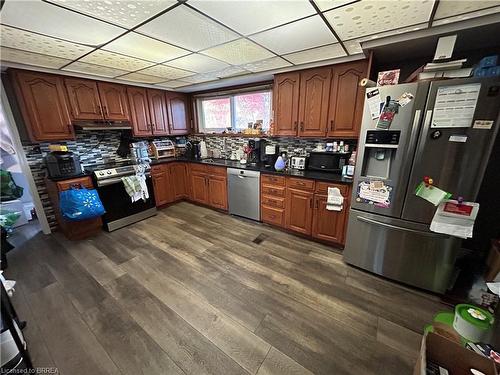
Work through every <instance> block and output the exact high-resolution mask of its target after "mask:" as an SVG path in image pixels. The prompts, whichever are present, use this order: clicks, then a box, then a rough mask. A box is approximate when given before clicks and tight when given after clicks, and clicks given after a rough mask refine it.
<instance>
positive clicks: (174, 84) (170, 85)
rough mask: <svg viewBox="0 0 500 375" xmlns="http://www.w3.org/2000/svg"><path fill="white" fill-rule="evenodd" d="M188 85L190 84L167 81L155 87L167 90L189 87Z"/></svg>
mask: <svg viewBox="0 0 500 375" xmlns="http://www.w3.org/2000/svg"><path fill="white" fill-rule="evenodd" d="M190 85H191V84H190V83H189V82H183V81H176V80H172V81H168V82H163V83H159V84H157V85H156V86H161V87H166V88H168V89H175V88H178V87H183V86H190Z"/></svg>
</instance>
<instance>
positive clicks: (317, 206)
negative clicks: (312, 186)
mask: <svg viewBox="0 0 500 375" xmlns="http://www.w3.org/2000/svg"><path fill="white" fill-rule="evenodd" d="M318 208H319V199H316V209H318Z"/></svg>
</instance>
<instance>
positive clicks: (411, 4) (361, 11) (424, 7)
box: [324, 0, 434, 40]
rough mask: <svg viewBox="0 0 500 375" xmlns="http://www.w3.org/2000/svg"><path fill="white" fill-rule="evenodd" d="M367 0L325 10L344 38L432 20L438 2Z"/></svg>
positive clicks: (330, 21) (357, 36)
mask: <svg viewBox="0 0 500 375" xmlns="http://www.w3.org/2000/svg"><path fill="white" fill-rule="evenodd" d="M394 4H395V3H394V2H392V1H388V0H382V1H377V0H364V1H359V2H357V3H354V4H350V5H347V6H344V7H341V8H338V9H334V10H331V11H329V12H325V13H324V15H325V16H326V18H327V19H328V22H329V23H330V25H331V26H332V27H333V29H334V30H335V31H336V32H337V35H338V36H339V37H340V39H342V40H350V39H355V38H359V37H362V36H365V35H369V34H376V33H382V32H385V31H389V30H394V29H398V28H402V27H407V26H411V25H415V24H419V23H423V22H428V21H429V17H430V14H431V12H432V7H433V4H434V2H433V1H430V0H400V1H398V2H397V6H395V5H394Z"/></svg>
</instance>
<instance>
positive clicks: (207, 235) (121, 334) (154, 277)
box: [6, 202, 449, 375]
mask: <svg viewBox="0 0 500 375" xmlns="http://www.w3.org/2000/svg"><path fill="white" fill-rule="evenodd" d="M6 274H7V277H9V278H13V279H16V280H17V281H18V286H17V288H16V289H17V292H16V294H15V295H14V298H13V303H14V305H15V307H16V309H17V310H18V314H19V315H20V316H21V317H22V318H23V319H26V320H28V327H27V328H26V329H25V331H24V332H25V334H26V336H27V339H28V343H29V350H30V352H31V354H32V357H33V361H34V363H35V365H36V366H41V367H57V368H58V369H59V373H60V374H63V375H79V374H82V375H88V374H93V375H98V374H148V375H156V374H162V375H163V374H193V375H199V374H217V375H221V374H231V375H232V374H258V375H271V374H272V375H275V374H328V375H331V374H389V375H390V374H394V375H404V374H411V373H412V368H413V364H414V361H415V359H416V356H417V352H418V349H419V345H420V339H421V335H420V334H421V332H422V330H423V327H424V325H425V324H427V323H428V322H430V321H431V320H432V317H433V315H434V314H435V313H436V312H438V311H440V310H443V309H449V306H446V305H444V304H442V303H441V302H440V301H439V300H438V298H437V297H435V296H432V295H427V294H425V293H423V292H418V291H414V290H411V289H408V288H405V287H401V286H398V285H396V284H394V283H391V282H388V281H385V280H382V279H380V278H377V277H375V276H372V275H370V274H368V273H365V272H362V271H360V270H357V269H355V268H352V267H349V266H347V265H345V264H344V263H343V262H342V257H341V255H340V253H338V252H335V251H333V250H332V249H331V248H329V247H327V246H324V245H321V244H317V243H314V242H311V241H308V240H305V239H302V238H299V237H296V236H293V235H290V234H287V233H283V232H280V231H278V230H275V229H273V228H270V227H268V226H266V225H263V224H258V223H253V222H249V221H246V220H243V219H238V218H234V217H231V216H228V215H225V214H222V213H219V212H215V211H212V210H210V209H207V208H203V207H199V206H195V205H192V204H189V203H186V202H182V203H178V204H176V205H174V206H171V207H168V208H166V209H164V210H162V211H161V212H159V214H158V215H157V216H155V217H153V218H150V219H147V220H144V221H142V222H140V223H136V224H133V225H131V226H129V227H126V228H122V229H119V230H117V231H115V232H112V233H107V232H103V233H101V234H100V235H99V236H97V237H95V238H92V239H89V240H85V241H78V242H71V241H68V240H66V239H65V238H64V237H63V236H62V235H60V234H54V235H51V236H45V235H43V234H42V233H40V234H38V235H37V236H35V237H34V238H33V239H32V240H30V241H28V242H26V243H25V244H23V245H22V246H21V247H20V248H17V249H15V250H13V251H12V252H11V253H9V269H8V270H7V272H6Z"/></svg>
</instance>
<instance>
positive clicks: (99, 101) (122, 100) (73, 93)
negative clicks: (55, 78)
mask: <svg viewBox="0 0 500 375" xmlns="http://www.w3.org/2000/svg"><path fill="white" fill-rule="evenodd" d="M64 84H65V85H66V90H67V92H68V98H69V104H70V108H71V114H72V118H73V120H77V121H78V120H107V121H130V116H129V110H128V101H127V92H126V89H125V86H122V85H117V84H114V83H107V82H95V81H91V80H88V79H77V78H64Z"/></svg>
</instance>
